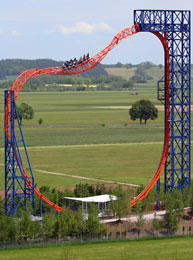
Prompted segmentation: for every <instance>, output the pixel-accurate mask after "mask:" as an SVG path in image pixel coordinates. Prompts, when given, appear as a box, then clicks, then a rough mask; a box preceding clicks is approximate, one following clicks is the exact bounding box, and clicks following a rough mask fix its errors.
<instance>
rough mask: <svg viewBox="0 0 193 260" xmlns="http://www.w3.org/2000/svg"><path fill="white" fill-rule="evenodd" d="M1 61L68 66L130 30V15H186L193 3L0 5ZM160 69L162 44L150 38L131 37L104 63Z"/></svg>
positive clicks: (41, 1) (31, 1) (40, 0)
mask: <svg viewBox="0 0 193 260" xmlns="http://www.w3.org/2000/svg"><path fill="white" fill-rule="evenodd" d="M0 1H1V4H0V46H1V48H0V59H11V58H22V59H38V58H51V59H55V60H67V59H70V58H74V57H80V56H81V55H82V54H84V53H87V52H89V53H90V56H93V55H94V54H96V53H97V52H98V51H100V50H101V49H103V48H104V47H105V46H106V45H107V44H108V43H109V42H110V41H111V39H112V38H113V36H114V35H115V34H117V33H118V32H119V31H121V30H122V29H124V28H126V27H128V26H130V25H132V24H133V10H134V9H183V10H184V9H185V10H191V11H193V1H192V0H183V1H180V0H162V1H155V0H154V1H153V0H146V1H144V0H138V1H129V0H97V1H93V0H74V1H66V0H17V1H16V0H6V1H3V0H0ZM147 60H148V61H152V62H154V63H156V64H159V63H163V50H162V46H161V44H160V42H159V41H158V39H156V37H155V36H153V35H151V34H150V33H140V34H137V35H134V36H133V37H131V38H130V39H127V40H126V41H124V42H123V43H121V44H120V45H119V46H118V47H116V48H115V49H114V50H112V51H111V52H110V53H109V54H108V56H107V57H106V58H105V59H104V61H103V63H106V64H111V63H116V62H119V61H120V62H122V63H126V62H128V63H130V62H131V63H133V64H137V63H140V62H142V61H147Z"/></svg>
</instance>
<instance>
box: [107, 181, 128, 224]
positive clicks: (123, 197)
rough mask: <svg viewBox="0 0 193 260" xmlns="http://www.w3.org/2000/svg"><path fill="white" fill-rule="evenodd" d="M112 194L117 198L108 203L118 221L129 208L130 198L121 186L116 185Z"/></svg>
mask: <svg viewBox="0 0 193 260" xmlns="http://www.w3.org/2000/svg"><path fill="white" fill-rule="evenodd" d="M114 194H115V195H116V196H117V200H112V201H111V204H110V210H112V212H113V213H114V215H117V216H118V218H119V221H121V218H122V217H124V216H125V215H126V214H127V213H128V212H129V210H130V199H129V194H128V192H127V191H125V190H123V189H122V188H121V186H118V187H117V188H116V189H115V190H114Z"/></svg>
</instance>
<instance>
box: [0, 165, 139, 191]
mask: <svg viewBox="0 0 193 260" xmlns="http://www.w3.org/2000/svg"><path fill="white" fill-rule="evenodd" d="M0 166H4V164H3V163H0ZM33 170H34V171H35V172H39V173H45V174H50V175H57V176H64V177H70V178H75V179H81V180H88V181H96V182H104V183H110V184H120V185H125V186H130V187H139V185H136V184H130V183H126V182H116V181H111V180H103V179H97V178H90V177H83V176H79V175H71V174H66V173H60V172H50V171H46V170H39V169H33Z"/></svg>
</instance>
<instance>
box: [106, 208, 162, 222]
mask: <svg viewBox="0 0 193 260" xmlns="http://www.w3.org/2000/svg"><path fill="white" fill-rule="evenodd" d="M155 213H156V218H157V219H162V218H163V217H164V215H165V214H166V211H165V210H162V211H154V212H153V213H147V214H144V215H143V217H144V219H145V221H147V220H152V219H154V215H155ZM137 219H138V216H131V217H127V218H121V220H122V221H129V222H136V221H137ZM118 220H119V219H118V218H114V219H104V220H101V222H102V223H112V222H116V221H118Z"/></svg>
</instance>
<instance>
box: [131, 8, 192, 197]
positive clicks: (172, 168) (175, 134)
mask: <svg viewBox="0 0 193 260" xmlns="http://www.w3.org/2000/svg"><path fill="white" fill-rule="evenodd" d="M190 21H191V17H190V11H187V10H135V11H134V24H139V25H140V28H141V31H143V32H160V33H161V34H163V35H164V36H165V37H166V40H167V43H168V47H169V54H170V144H169V150H168V157H167V161H166V164H165V189H164V190H165V192H168V191H172V190H173V189H174V188H175V189H178V190H183V189H184V187H186V186H188V185H190V170H191V167H190V161H191V143H190V141H191V111H190V109H191V60H190V27H191V23H190ZM158 189H159V188H158Z"/></svg>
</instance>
